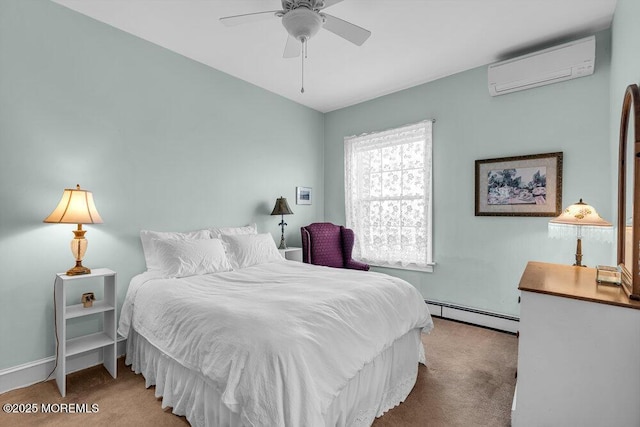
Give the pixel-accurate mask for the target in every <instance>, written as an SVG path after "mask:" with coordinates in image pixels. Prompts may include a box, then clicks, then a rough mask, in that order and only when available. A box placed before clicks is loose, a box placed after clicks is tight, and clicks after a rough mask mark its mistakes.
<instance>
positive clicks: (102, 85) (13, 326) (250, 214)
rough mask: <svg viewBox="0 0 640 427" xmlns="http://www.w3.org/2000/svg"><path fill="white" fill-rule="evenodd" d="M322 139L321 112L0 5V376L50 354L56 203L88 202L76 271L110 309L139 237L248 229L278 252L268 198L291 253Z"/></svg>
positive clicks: (49, 12) (36, 9)
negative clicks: (90, 196)
mask: <svg viewBox="0 0 640 427" xmlns="http://www.w3.org/2000/svg"><path fill="white" fill-rule="evenodd" d="M323 132H324V117H323V115H322V114H321V113H318V112H316V111H313V110H311V109H308V108H306V107H302V106H300V105H298V104H295V103H293V102H290V101H288V100H285V99H284V98H281V97H279V96H276V95H274V94H272V93H269V92H267V91H264V90H262V89H260V88H257V87H255V86H253V85H250V84H248V83H246V82H243V81H240V80H237V79H235V78H233V77H230V76H228V75H226V74H223V73H221V72H217V71H215V70H212V69H211V68H209V67H206V66H203V65H201V64H199V63H196V62H194V61H191V60H188V59H186V58H184V57H182V56H180V55H177V54H174V53H171V52H169V51H167V50H165V49H163V48H160V47H157V46H155V45H152V44H150V43H148V42H146V41H143V40H141V39H138V38H136V37H133V36H131V35H128V34H126V33H124V32H122V31H119V30H116V29H114V28H112V27H109V26H107V25H105V24H102V23H98V22H96V21H94V20H92V19H90V18H87V17H85V16H83V15H80V14H77V13H75V12H73V11H71V10H68V9H66V8H64V7H62V6H59V5H57V4H55V3H52V2H49V1H46V0H2V1H0V206H1V209H0V266H1V269H0V270H1V271H2V280H1V281H0V369H3V368H7V367H11V366H16V365H19V364H22V363H28V362H32V361H35V360H38V359H41V358H45V357H49V356H51V355H53V354H54V353H55V350H54V349H55V346H54V343H55V341H54V334H53V298H52V294H53V279H54V274H55V273H56V272H60V271H65V270H66V269H67V268H69V267H71V266H72V264H73V258H72V256H71V252H70V251H69V247H68V245H69V241H70V240H71V238H72V237H73V234H72V232H71V231H72V229H73V228H74V226H72V225H51V224H43V223H42V220H43V219H44V218H45V217H46V216H47V215H48V214H49V213H50V212H51V210H52V209H53V208H54V207H55V206H56V204H57V202H58V201H59V199H60V196H61V195H62V190H63V189H64V188H69V187H74V186H75V184H77V183H78V184H80V185H82V186H83V187H85V188H87V189H90V190H92V191H93V193H94V197H95V200H96V204H97V207H98V210H99V211H100V214H101V215H102V217H103V219H104V221H105V223H104V224H102V225H95V226H86V227H85V228H87V229H88V230H89V231H88V232H87V238H88V240H89V249H88V252H87V255H86V257H85V263H84V264H85V265H87V266H89V267H110V268H112V269H114V270H116V271H117V272H118V282H119V289H118V290H119V292H118V293H119V298H120V301H122V300H123V299H124V295H125V292H126V288H127V285H128V283H129V280H130V278H131V277H132V276H133V275H134V274H136V273H138V272H141V271H142V270H143V269H144V259H143V256H142V250H141V246H140V243H139V238H138V232H139V230H140V229H141V228H148V229H153V230H176V231H177V230H191V229H198V228H201V227H207V226H214V225H218V226H224V225H244V224H247V223H249V222H257V224H258V229H259V231H261V232H271V233H272V234H273V235H274V237H276V238H278V239H279V233H280V230H279V227H278V225H277V224H278V222H279V220H280V219H279V218H276V217H271V216H269V214H270V212H271V209H272V208H273V203H274V202H275V199H276V198H277V197H279V196H281V195H282V196H285V197H287V198H288V199H289V201H290V204H291V207H292V209H293V211H294V213H295V214H294V215H292V216H289V217H287V222H288V224H289V226H288V229H287V230H288V232H287V235H288V238H289V243H290V244H293V245H296V244H297V245H299V243H300V236H299V235H300V233H299V231H298V230H299V227H300V226H301V225H305V224H308V223H310V222H312V221H315V220H318V219H320V218H322V215H323V204H324V200H323V194H324V191H323V184H324V183H323V173H324V171H323V160H324V159H323V141H324V134H323ZM300 185H302V186H309V187H313V189H314V203H313V205H312V206H296V205H295V187H296V186H300ZM77 297H78V298H79V297H80V292H79V291H78V295H77Z"/></svg>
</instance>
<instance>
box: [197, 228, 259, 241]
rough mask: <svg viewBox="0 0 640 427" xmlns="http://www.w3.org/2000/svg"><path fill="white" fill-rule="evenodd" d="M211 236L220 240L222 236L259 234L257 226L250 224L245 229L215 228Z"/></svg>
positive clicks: (211, 230) (212, 229)
mask: <svg viewBox="0 0 640 427" xmlns="http://www.w3.org/2000/svg"><path fill="white" fill-rule="evenodd" d="M209 231H210V232H211V236H212V237H214V238H218V239H219V238H220V236H237V235H238V234H258V227H257V226H256V224H249V225H246V226H244V227H213V228H210V229H209Z"/></svg>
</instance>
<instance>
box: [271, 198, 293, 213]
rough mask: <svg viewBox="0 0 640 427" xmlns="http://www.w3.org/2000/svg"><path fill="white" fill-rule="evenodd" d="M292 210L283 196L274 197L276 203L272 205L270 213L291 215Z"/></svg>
mask: <svg viewBox="0 0 640 427" xmlns="http://www.w3.org/2000/svg"><path fill="white" fill-rule="evenodd" d="M292 214H293V211H292V210H291V208H290V207H289V203H287V199H286V198H285V197H278V198H277V199H276V204H275V206H274V207H273V211H271V215H292Z"/></svg>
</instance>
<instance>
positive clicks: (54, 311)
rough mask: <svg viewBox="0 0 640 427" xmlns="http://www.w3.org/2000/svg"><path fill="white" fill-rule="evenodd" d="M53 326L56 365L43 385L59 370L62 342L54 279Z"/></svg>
mask: <svg viewBox="0 0 640 427" xmlns="http://www.w3.org/2000/svg"><path fill="white" fill-rule="evenodd" d="M53 326H54V329H55V332H56V363H55V365H54V366H53V369H52V370H51V372H49V375H47V377H46V378H45V379H44V380H42V381H40V382H42V383H44V382H47V381H49V377H51V375H52V374H53V373H54V372H55V371H56V369H57V368H58V354H59V353H60V352H59V350H60V341H59V339H58V304H56V281H55V279H54V281H53Z"/></svg>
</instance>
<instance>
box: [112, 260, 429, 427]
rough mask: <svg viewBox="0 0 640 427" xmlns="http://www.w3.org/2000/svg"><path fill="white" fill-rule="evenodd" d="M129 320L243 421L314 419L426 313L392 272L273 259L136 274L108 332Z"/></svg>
mask: <svg viewBox="0 0 640 427" xmlns="http://www.w3.org/2000/svg"><path fill="white" fill-rule="evenodd" d="M130 327H133V328H134V329H135V330H136V331H137V332H138V333H139V334H141V335H142V336H144V337H145V338H146V339H147V340H148V341H149V342H150V343H151V344H153V345H154V346H156V347H157V348H159V349H160V350H162V351H163V352H164V353H166V354H167V355H169V356H170V357H172V358H173V359H175V360H177V361H178V362H179V363H181V364H182V365H184V366H185V367H187V368H190V369H192V370H195V371H197V372H200V373H202V375H204V376H205V377H206V378H207V379H209V380H210V381H211V382H212V384H213V385H214V386H215V387H217V388H218V390H219V391H220V392H221V394H222V400H223V403H224V404H225V405H226V406H227V407H228V408H229V409H230V410H232V411H233V412H237V413H240V416H241V418H242V421H243V423H245V424H246V425H251V426H267V425H268V426H282V425H290V426H317V425H323V413H324V412H325V411H326V410H327V408H328V406H329V405H330V403H331V402H332V400H333V398H334V397H335V396H336V395H337V394H338V393H339V392H340V390H341V389H342V388H343V387H344V386H345V384H346V383H347V382H348V381H349V379H350V378H352V377H353V376H355V375H356V373H357V372H358V371H359V370H360V369H361V368H362V367H363V366H364V365H365V364H366V363H368V362H369V361H371V360H372V359H373V358H374V357H376V355H378V354H379V353H380V352H381V351H382V350H384V349H385V348H387V347H388V346H390V345H391V344H392V343H393V342H394V341H395V340H396V339H397V338H399V337H400V336H402V335H404V334H405V333H406V332H408V331H409V330H411V329H413V328H422V329H423V331H424V332H428V331H430V330H431V328H432V327H433V323H432V321H431V316H430V315H429V311H428V309H427V306H426V304H425V303H424V299H423V298H422V296H421V295H420V294H419V293H418V291H417V290H416V289H415V288H414V287H413V286H411V285H410V284H408V283H407V282H405V281H403V280H401V279H398V278H394V277H391V276H388V275H385V274H381V273H375V272H363V271H353V270H343V269H335V268H329V267H318V266H313V265H309V264H302V263H298V262H291V261H283V262H276V263H269V264H261V265H256V266H253V267H249V268H246V269H242V270H238V271H232V272H226V273H217V274H209V275H204V276H192V277H188V278H182V279H162V278H157V277H154V276H153V275H152V274H150V273H144V274H141V275H138V276H136V277H135V278H134V279H133V280H132V281H131V284H130V286H129V290H128V292H127V297H126V300H125V303H124V305H123V307H122V314H121V319H120V324H119V328H118V332H119V333H120V334H121V335H123V336H127V334H128V332H129V328H130ZM420 350H421V349H420Z"/></svg>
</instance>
